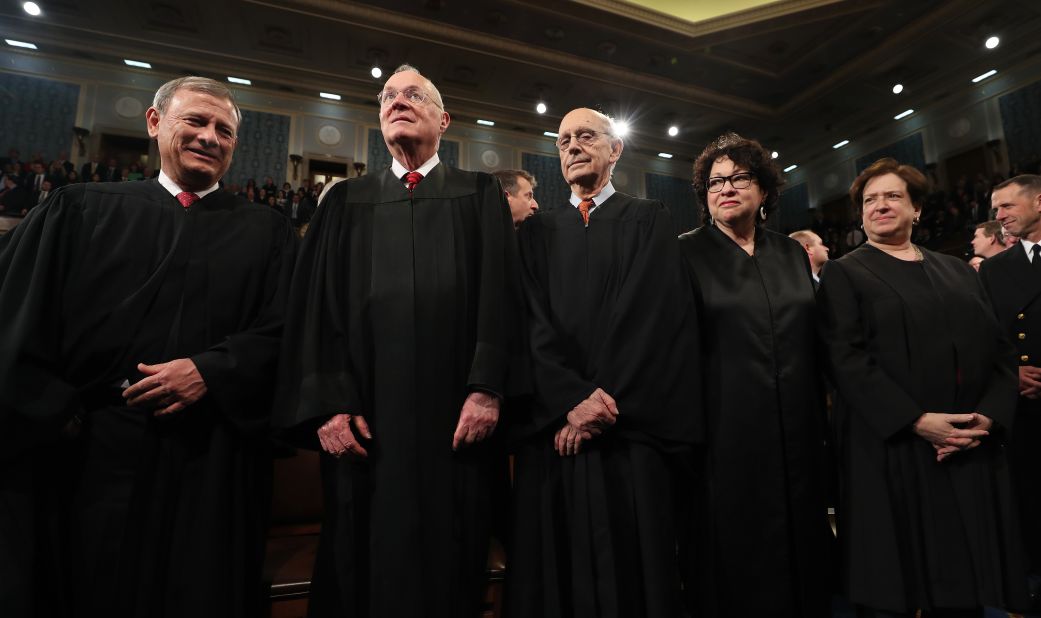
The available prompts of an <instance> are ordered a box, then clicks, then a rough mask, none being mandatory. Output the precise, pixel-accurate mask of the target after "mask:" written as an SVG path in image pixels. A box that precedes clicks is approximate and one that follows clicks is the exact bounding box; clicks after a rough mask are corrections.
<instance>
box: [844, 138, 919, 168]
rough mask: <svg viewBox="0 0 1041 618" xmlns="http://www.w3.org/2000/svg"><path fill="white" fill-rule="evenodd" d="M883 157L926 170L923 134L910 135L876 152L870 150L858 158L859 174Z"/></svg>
mask: <svg viewBox="0 0 1041 618" xmlns="http://www.w3.org/2000/svg"><path fill="white" fill-rule="evenodd" d="M883 157H892V158H894V159H896V160H897V161H899V162H901V163H905V164H907V165H910V166H913V167H917V168H918V169H920V170H922V171H923V172H924V171H925V146H924V145H923V143H922V134H921V133H915V134H914V135H908V136H907V137H905V138H904V139H902V140H900V141H899V142H894V143H892V144H889V145H888V146H883V147H882V148H879V149H878V150H876V151H874V152H870V153H868V154H866V155H864V156H862V157H859V158H858V159H857V174H859V173H860V172H863V171H864V170H865V169H866V168H867V166H869V165H871V164H872V163H874V162H875V161H878V160H879V159H881V158H883Z"/></svg>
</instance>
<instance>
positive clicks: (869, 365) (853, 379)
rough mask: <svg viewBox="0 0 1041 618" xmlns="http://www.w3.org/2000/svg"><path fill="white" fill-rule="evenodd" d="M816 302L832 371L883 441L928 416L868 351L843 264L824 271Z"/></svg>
mask: <svg viewBox="0 0 1041 618" xmlns="http://www.w3.org/2000/svg"><path fill="white" fill-rule="evenodd" d="M817 302H818V304H819V305H820V311H821V337H822V339H823V340H824V342H825V345H826V347H827V350H828V368H829V370H830V373H831V378H832V381H833V383H834V384H835V387H836V388H837V389H838V391H839V394H840V395H842V398H843V400H845V402H846V403H847V404H848V405H849V406H850V407H851V409H852V410H853V411H854V412H855V413H856V414H858V415H860V416H861V417H862V418H863V419H864V420H865V422H866V423H867V425H868V427H871V429H872V430H873V431H874V432H875V433H876V434H877V435H878V437H879V438H880V439H882V440H887V439H889V438H891V437H893V436H894V435H896V434H897V433H898V432H900V431H901V430H903V429H905V428H907V427H909V426H910V425H911V424H912V423H914V421H915V420H916V419H917V418H918V417H919V416H921V415H922V412H923V411H922V410H921V408H920V407H919V405H918V404H917V403H916V402H915V401H914V399H912V398H911V396H910V395H909V394H908V393H907V392H905V391H904V389H903V388H901V387H900V386H899V385H898V384H896V383H895V382H894V381H893V380H891V379H890V378H889V376H888V375H886V372H885V370H884V369H883V368H882V367H881V366H880V365H879V362H878V359H877V358H875V357H874V355H873V354H872V353H871V351H870V350H869V349H868V348H869V342H868V340H867V337H866V335H865V333H866V332H867V329H866V324H865V318H864V316H863V315H862V312H861V304H860V302H859V299H858V295H857V293H856V290H855V289H854V288H853V284H852V282H851V281H850V279H849V276H848V275H847V274H846V272H845V266H844V265H843V264H841V263H840V262H832V263H830V264H829V265H828V268H827V269H825V272H824V277H823V278H822V279H821V286H820V289H819V290H818V292H817ZM883 327H884V326H883Z"/></svg>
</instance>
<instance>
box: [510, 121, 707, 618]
mask: <svg viewBox="0 0 1041 618" xmlns="http://www.w3.org/2000/svg"><path fill="white" fill-rule="evenodd" d="M558 134H559V138H558V140H557V147H558V149H559V151H560V169H561V172H562V174H563V176H564V179H565V180H566V181H567V183H568V184H569V185H571V191H572V195H571V199H570V203H569V204H561V205H559V206H557V207H556V208H553V209H550V210H547V211H545V212H543V213H541V214H539V215H538V216H537V217H532V218H530V219H528V220H527V221H526V222H525V223H524V224H523V225H521V226H520V231H519V233H518V241H519V244H520V250H521V258H522V264H523V271H522V272H523V282H524V288H525V292H526V294H527V301H528V302H527V306H528V309H529V315H528V320H527V321H528V323H529V324H530V338H531V354H532V358H533V364H532V374H533V379H534V399H533V401H532V403H531V406H530V416H529V417H528V418H526V419H523V422H518V423H517V427H518V437H519V438H521V439H522V443H521V444H520V445H519V447H518V450H517V453H516V459H515V467H514V470H515V483H514V487H515V493H516V495H515V499H514V504H515V505H516V513H515V517H514V521H515V530H514V548H513V552H512V553H510V554H509V555H510V563H509V571H508V576H507V592H506V605H507V608H508V610H507V611H508V614H509V615H511V616H514V617H531V618H535V617H542V616H631V617H634V618H639V617H649V616H678V615H680V614H681V613H682V612H681V610H680V607H679V605H678V600H679V594H680V591H679V585H678V582H679V570H678V566H677V556H676V548H677V544H678V542H679V540H680V539H679V538H678V534H677V527H676V522H677V519H676V514H677V505H678V504H679V502H680V501H681V499H682V498H683V496H681V495H680V494H678V493H677V492H676V491H675V488H676V487H677V486H678V485H677V483H680V482H682V485H681V486H684V487H690V486H691V481H690V480H689V479H688V480H685V481H680V479H681V478H683V477H684V476H685V474H686V473H688V472H689V470H690V469H691V467H692V465H693V444H694V443H695V442H697V441H698V440H700V438H701V433H702V419H701V409H700V408H701V406H700V387H699V378H698V376H699V375H700V372H699V370H698V367H697V358H698V347H697V332H696V311H695V309H694V301H693V296H692V294H691V288H690V285H689V284H688V283H687V282H686V279H685V277H684V274H683V271H682V270H681V262H680V253H679V244H678V241H677V239H676V232H675V229H674V227H673V224H672V220H671V218H670V216H669V211H668V210H666V208H665V206H664V205H663V204H662V203H661V202H657V201H651V200H644V199H639V198H635V197H632V196H629V195H624V194H622V193H620V192H618V191H615V189H614V186H613V185H612V184H611V172H612V170H613V169H614V166H615V163H617V162H618V160H619V158H620V157H621V155H622V149H623V146H624V145H623V143H622V140H621V138H620V137H618V136H617V135H616V133H615V131H614V129H613V125H612V122H611V119H610V118H608V117H607V116H605V115H603V114H601V113H599V112H596V111H594V110H591V109H576V110H573V111H571V112H570V113H568V114H567V115H566V116H564V119H563V120H562V121H561V123H560V129H559V131H558ZM686 493H689V492H685V493H684V495H686Z"/></svg>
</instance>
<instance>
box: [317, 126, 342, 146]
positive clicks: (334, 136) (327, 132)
mask: <svg viewBox="0 0 1041 618" xmlns="http://www.w3.org/2000/svg"><path fill="white" fill-rule="evenodd" d="M342 139H343V134H342V133H340V130H339V129H337V128H336V127H334V126H332V125H331V124H327V125H324V126H323V127H322V128H320V129H318V141H320V142H322V143H323V144H325V145H326V146H336V145H337V144H339V143H340V140H342Z"/></svg>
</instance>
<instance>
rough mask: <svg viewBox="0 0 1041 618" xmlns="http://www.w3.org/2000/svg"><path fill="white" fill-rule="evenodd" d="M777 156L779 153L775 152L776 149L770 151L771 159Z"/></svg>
mask: <svg viewBox="0 0 1041 618" xmlns="http://www.w3.org/2000/svg"><path fill="white" fill-rule="evenodd" d="M779 156H780V155H779V154H777V151H776V150H775V151H773V152H771V153H770V158H771V159H776V158H777V157H779Z"/></svg>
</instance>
